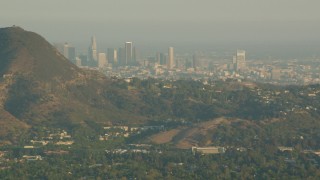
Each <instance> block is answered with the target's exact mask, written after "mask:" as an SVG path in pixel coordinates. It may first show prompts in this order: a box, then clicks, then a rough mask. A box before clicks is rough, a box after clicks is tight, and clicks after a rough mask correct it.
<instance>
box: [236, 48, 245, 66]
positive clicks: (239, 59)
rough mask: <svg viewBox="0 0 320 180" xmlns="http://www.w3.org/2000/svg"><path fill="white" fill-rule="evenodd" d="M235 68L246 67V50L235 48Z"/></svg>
mask: <svg viewBox="0 0 320 180" xmlns="http://www.w3.org/2000/svg"><path fill="white" fill-rule="evenodd" d="M235 60H236V70H237V71H244V70H245V69H246V51H244V50H237V55H236V59H235Z"/></svg>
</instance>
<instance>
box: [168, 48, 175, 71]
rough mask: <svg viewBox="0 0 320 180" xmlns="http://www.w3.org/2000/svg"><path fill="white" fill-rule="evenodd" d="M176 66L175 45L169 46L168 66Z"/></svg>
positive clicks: (169, 67) (170, 67)
mask: <svg viewBox="0 0 320 180" xmlns="http://www.w3.org/2000/svg"><path fill="white" fill-rule="evenodd" d="M173 66H174V52H173V47H169V49H168V61H167V68H168V69H172V68H173Z"/></svg>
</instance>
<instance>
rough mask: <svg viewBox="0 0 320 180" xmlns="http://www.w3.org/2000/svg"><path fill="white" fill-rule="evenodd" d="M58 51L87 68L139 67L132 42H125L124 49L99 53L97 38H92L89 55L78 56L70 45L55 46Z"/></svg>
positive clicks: (110, 49) (112, 49)
mask: <svg viewBox="0 0 320 180" xmlns="http://www.w3.org/2000/svg"><path fill="white" fill-rule="evenodd" d="M54 46H55V47H56V48H57V50H58V51H59V52H60V53H61V54H63V55H64V56H65V57H66V58H67V59H69V60H70V61H72V62H73V63H75V64H76V65H78V66H87V67H98V68H104V67H108V66H110V67H112V66H113V67H117V66H136V65H138V62H137V57H136V49H135V47H134V46H133V43H132V42H125V45H124V47H120V48H108V49H107V52H99V51H98V47H97V41H96V38H95V36H93V37H92V38H91V44H90V46H89V48H88V53H87V55H83V54H82V55H79V56H76V51H75V48H74V47H73V46H71V45H70V44H68V43H65V44H64V45H62V44H54Z"/></svg>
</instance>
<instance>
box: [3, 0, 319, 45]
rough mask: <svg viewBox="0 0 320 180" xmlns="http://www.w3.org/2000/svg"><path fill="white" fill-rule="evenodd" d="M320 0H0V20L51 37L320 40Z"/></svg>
mask: <svg viewBox="0 0 320 180" xmlns="http://www.w3.org/2000/svg"><path fill="white" fill-rule="evenodd" d="M319 8H320V0H1V6H0V23H1V24H0V26H1V27H5V26H12V25H19V26H21V27H23V28H24V29H27V30H31V31H35V32H38V33H40V34H41V35H43V36H44V37H45V38H47V39H48V40H50V41H51V42H61V41H62V42H63V41H69V42H89V39H90V36H91V35H93V34H95V35H96V36H97V39H99V40H100V41H104V42H109V43H111V42H112V43H122V42H124V41H134V42H140V43H141V42H143V43H151V42H161V43H168V44H169V43H210V42H212V43H269V42H270V43H275V42H294V43H297V42H313V43H317V42H320V33H319V32H320V10H319Z"/></svg>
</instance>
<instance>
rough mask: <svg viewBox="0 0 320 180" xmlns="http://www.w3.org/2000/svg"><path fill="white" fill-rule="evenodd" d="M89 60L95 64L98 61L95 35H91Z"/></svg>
mask: <svg viewBox="0 0 320 180" xmlns="http://www.w3.org/2000/svg"><path fill="white" fill-rule="evenodd" d="M88 61H89V62H90V64H93V65H94V64H97V62H98V51H97V41H96V37H95V36H92V37H91V45H90V47H89V49H88Z"/></svg>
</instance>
